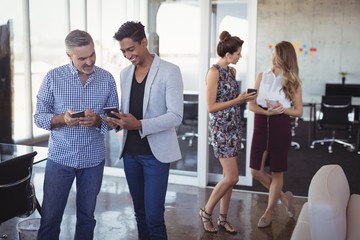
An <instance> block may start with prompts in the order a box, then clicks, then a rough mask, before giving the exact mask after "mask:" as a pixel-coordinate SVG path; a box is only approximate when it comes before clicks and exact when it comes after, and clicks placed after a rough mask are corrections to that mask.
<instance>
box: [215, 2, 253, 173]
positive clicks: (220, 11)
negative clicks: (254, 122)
mask: <svg viewBox="0 0 360 240" xmlns="http://www.w3.org/2000/svg"><path fill="white" fill-rule="evenodd" d="M247 7H248V6H247V2H246V1H231V2H230V1H216V2H214V3H213V5H212V13H211V18H212V21H211V46H212V47H211V51H210V55H211V56H212V57H211V59H210V66H212V65H213V64H215V63H216V62H217V60H218V56H217V53H216V46H217V43H218V39H219V35H220V33H221V32H222V31H224V30H226V31H228V32H229V33H230V34H231V35H235V36H239V37H240V38H241V39H242V40H244V45H243V47H242V58H241V59H240V60H239V62H238V63H237V64H236V65H234V66H233V67H235V68H236V73H237V75H236V79H237V80H238V82H239V83H240V89H246V86H245V83H246V66H247V61H248V58H247V49H248V20H247V18H248V16H247ZM242 110H243V111H245V108H242ZM242 115H243V116H244V113H242ZM243 120H244V121H243V135H242V136H243V138H245V137H246V119H245V118H244V119H243ZM242 143H243V148H242V151H241V152H240V155H239V160H238V164H239V165H238V166H239V174H240V176H244V175H245V170H246V161H245V159H246V140H245V139H243V141H242ZM209 173H214V174H222V167H221V165H220V162H219V160H218V159H217V158H215V156H214V150H213V148H212V146H211V145H210V147H209Z"/></svg>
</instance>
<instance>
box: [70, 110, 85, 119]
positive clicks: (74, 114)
mask: <svg viewBox="0 0 360 240" xmlns="http://www.w3.org/2000/svg"><path fill="white" fill-rule="evenodd" d="M71 117H72V118H80V117H85V111H79V112H73V113H71Z"/></svg>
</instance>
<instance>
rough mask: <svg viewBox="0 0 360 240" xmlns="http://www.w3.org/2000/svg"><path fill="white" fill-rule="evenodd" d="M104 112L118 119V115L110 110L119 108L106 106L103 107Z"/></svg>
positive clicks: (114, 110)
mask: <svg viewBox="0 0 360 240" xmlns="http://www.w3.org/2000/svg"><path fill="white" fill-rule="evenodd" d="M104 112H105V114H106V115H107V116H108V117H112V118H117V119H119V117H118V116H116V115H114V114H112V113H111V112H119V110H118V109H117V108H116V107H106V108H104Z"/></svg>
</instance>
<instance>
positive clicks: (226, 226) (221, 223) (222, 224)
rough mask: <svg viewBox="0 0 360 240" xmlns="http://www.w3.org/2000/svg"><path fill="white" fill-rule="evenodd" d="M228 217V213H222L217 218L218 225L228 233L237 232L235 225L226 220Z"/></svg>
mask: <svg viewBox="0 0 360 240" xmlns="http://www.w3.org/2000/svg"><path fill="white" fill-rule="evenodd" d="M226 218H227V215H226V214H220V216H219V217H218V219H217V225H218V226H219V228H222V229H224V230H225V231H226V232H228V233H231V234H236V233H237V230H236V229H235V228H234V227H233V225H231V223H229V222H228V221H227V220H226Z"/></svg>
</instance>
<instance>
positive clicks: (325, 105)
mask: <svg viewBox="0 0 360 240" xmlns="http://www.w3.org/2000/svg"><path fill="white" fill-rule="evenodd" d="M351 110H352V106H351V96H329V95H325V96H322V101H321V113H322V119H321V120H320V121H319V122H320V124H336V125H343V126H344V127H347V126H349V125H350V124H351V122H350V121H349V117H348V114H349V113H350V112H351Z"/></svg>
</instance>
